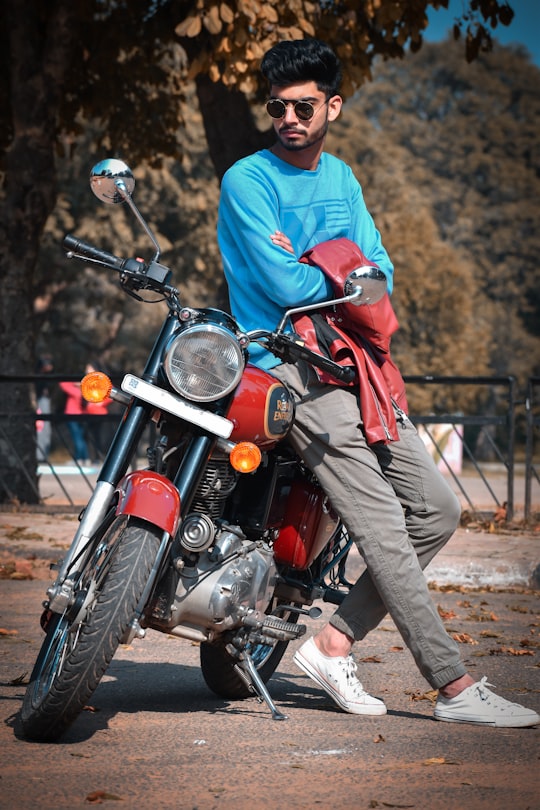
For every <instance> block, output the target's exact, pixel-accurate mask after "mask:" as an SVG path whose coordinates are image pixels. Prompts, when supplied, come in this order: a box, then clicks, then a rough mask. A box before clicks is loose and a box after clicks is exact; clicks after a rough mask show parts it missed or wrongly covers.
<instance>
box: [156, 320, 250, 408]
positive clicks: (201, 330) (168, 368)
mask: <svg viewBox="0 0 540 810" xmlns="http://www.w3.org/2000/svg"><path fill="white" fill-rule="evenodd" d="M205 336H206V337H208V338H209V340H208V345H207V347H206V349H205V351H207V352H210V354H211V355H212V357H215V359H216V361H217V362H219V357H222V358H224V357H225V355H226V354H227V355H228V362H226V363H225V365H224V366H222V367H221V368H222V370H223V371H224V372H225V373H224V375H220V377H219V384H217V383H216V384H215V385H214V390H213V391H212V392H211V393H201V391H200V390H199V389H200V388H201V384H202V385H203V386H204V381H205V377H206V378H207V379H206V382H207V383H208V382H209V379H208V378H209V377H210V374H211V371H210V369H209V368H208V367H205V366H204V365H203V364H202V363H201V364H200V368H199V369H198V368H197V363H196V362H194V363H193V365H190V362H189V360H190V350H191V346H190V345H189V344H190V343H191V341H192V339H193V338H194V337H195V338H201V339H202V343H203V348H204V337H205ZM216 339H217V340H216ZM220 341H221V345H220ZM216 349H217V351H218V355H215V350H216ZM203 359H204V358H203ZM183 364H184V365H185V371H184V372H179V368H178V367H179V366H182V365H183ZM175 366H176V367H175ZM163 367H164V370H165V373H166V375H167V379H168V381H169V383H170V385H171V387H172V388H173V389H174V390H175V391H176V393H178V394H180V396H182V397H184V398H185V399H188V400H191V401H193V402H215V401H216V400H218V399H221V398H222V397H224V396H226V395H227V394H229V393H230V392H231V391H233V390H234V389H235V388H236V387H237V386H238V384H239V383H240V380H241V379H242V375H243V373H244V367H245V356H244V352H243V350H242V347H241V345H240V343H239V341H238V338H237V337H236V335H235V334H234V333H233V332H231V331H230V329H228V328H227V327H224V326H221V325H220V324H215V323H198V324H193V325H192V326H187V327H186V328H185V329H183V330H182V331H181V332H180V333H179V334H177V335H176V336H175V337H174V338H173V340H172V341H171V343H170V344H169V346H168V347H167V350H166V353H165V358H164V361H163ZM222 376H223V378H221V377H222ZM188 378H189V380H190V382H188ZM192 378H193V379H194V380H195V381H194V382H193V381H191V380H192ZM216 380H218V378H217V377H214V378H213V381H214V382H216Z"/></svg>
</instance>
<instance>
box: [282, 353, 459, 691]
mask: <svg viewBox="0 0 540 810" xmlns="http://www.w3.org/2000/svg"><path fill="white" fill-rule="evenodd" d="M272 374H274V375H275V376H276V377H278V378H279V379H280V380H282V381H283V382H285V383H287V385H288V386H289V387H290V388H291V389H292V390H293V392H294V393H295V399H296V419H295V424H294V426H293V429H292V432H291V434H290V440H291V444H292V445H293V446H294V447H295V449H296V451H297V452H298V454H299V455H300V456H301V458H303V460H304V461H305V463H306V464H307V466H308V467H309V468H310V469H311V470H312V471H313V472H314V473H315V475H316V476H317V478H318V480H319V483H320V484H321V486H322V487H323V489H324V490H325V492H326V494H327V495H328V497H329V498H330V501H331V503H332V506H333V507H334V509H335V510H336V512H337V513H338V514H339V515H340V517H341V519H342V521H343V523H344V525H345V527H346V528H347V531H348V532H349V536H350V537H351V538H352V539H353V540H354V541H355V543H356V544H357V546H358V549H359V551H360V553H361V555H362V557H363V559H364V561H365V564H366V569H367V570H366V571H365V572H364V573H363V574H362V576H361V577H360V578H359V580H358V581H357V582H356V584H355V585H354V587H353V588H352V590H351V592H350V593H349V594H348V596H347V597H346V599H345V600H344V601H343V603H342V604H341V605H340V607H339V608H338V609H337V611H336V612H335V614H334V615H333V616H332V618H331V619H330V624H331V625H333V626H334V627H336V628H337V629H338V630H340V631H341V632H343V633H346V634H347V635H348V636H350V637H351V638H353V639H354V640H355V641H358V640H360V639H362V638H364V636H366V635H367V633H369V631H370V630H372V629H373V628H375V627H376V626H377V625H378V624H379V622H380V621H381V620H382V618H383V617H384V616H385V615H386V613H387V612H388V613H389V614H390V616H391V617H392V619H393V621H394V623H395V625H396V627H397V628H398V630H399V632H400V633H401V636H402V638H403V640H404V642H405V643H406V645H407V646H408V648H409V649H410V651H411V653H412V655H413V657H414V660H415V661H416V664H417V666H418V668H419V670H420V672H421V673H422V675H423V676H424V677H425V679H426V680H427V681H428V683H429V684H430V685H431V686H432V687H433V688H434V689H439V688H440V687H442V686H445V685H446V684H447V683H449V682H450V681H452V680H455V679H456V678H459V677H461V676H462V675H464V674H465V672H466V670H465V667H464V666H463V663H462V662H461V659H460V655H459V650H458V646H457V644H456V643H455V642H454V641H453V640H452V639H451V638H450V636H449V635H448V633H447V632H446V630H445V628H444V625H443V623H442V621H441V618H440V616H439V614H438V612H437V609H436V607H435V605H434V603H433V601H432V599H431V595H430V593H429V589H428V587H427V581H426V578H425V576H424V574H423V569H424V568H425V567H426V565H427V564H428V563H429V561H430V560H431V559H432V558H433V557H434V556H435V554H436V553H437V551H439V550H440V549H441V548H442V547H443V546H444V544H445V543H446V542H447V541H448V540H449V539H450V537H451V536H452V534H453V533H454V531H455V530H456V527H457V525H458V522H459V517H460V506H459V502H458V499H457V498H456V496H455V495H454V493H453V492H452V490H451V489H450V487H449V486H448V484H447V483H446V481H445V480H444V478H443V476H442V475H441V473H440V472H439V471H438V470H437V467H436V465H435V463H434V461H433V459H432V458H431V456H430V455H429V453H428V452H427V450H426V449H425V447H424V444H423V442H422V440H421V439H420V438H419V436H418V434H417V432H416V429H415V428H414V425H413V424H412V423H411V422H410V421H409V420H408V419H407V418H403V419H402V420H400V421H399V422H398V428H399V436H400V438H399V441H397V442H391V443H390V444H387V445H383V444H381V443H378V444H375V445H371V446H370V445H368V444H367V442H366V439H365V436H364V434H363V431H362V424H361V418H360V412H359V405H358V398H357V395H356V394H355V393H354V391H353V390H352V389H349V388H339V387H337V386H329V385H321V384H320V383H319V382H318V380H317V378H316V375H315V373H314V372H313V369H311V367H309V366H308V365H307V364H304V363H299V364H298V365H288V364H287V365H280V366H277V367H276V368H274V369H272Z"/></svg>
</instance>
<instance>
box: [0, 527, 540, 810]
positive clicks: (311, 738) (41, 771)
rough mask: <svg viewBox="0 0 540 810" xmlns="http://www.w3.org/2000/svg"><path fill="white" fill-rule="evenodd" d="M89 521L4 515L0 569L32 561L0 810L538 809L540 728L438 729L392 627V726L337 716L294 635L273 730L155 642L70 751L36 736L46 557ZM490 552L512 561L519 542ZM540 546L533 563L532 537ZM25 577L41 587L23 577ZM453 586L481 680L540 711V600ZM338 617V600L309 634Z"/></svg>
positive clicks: (250, 707) (484, 539) (88, 717)
mask: <svg viewBox="0 0 540 810" xmlns="http://www.w3.org/2000/svg"><path fill="white" fill-rule="evenodd" d="M74 521H75V518H74V516H73V515H56V516H51V515H45V516H43V515H34V514H26V515H24V514H20V513H18V514H15V515H10V514H6V513H0V552H1V553H2V555H3V557H2V558H1V559H0V565H1V564H2V563H1V560H2V559H3V565H4V569H3V570H4V571H6V572H7V571H8V568H7V564H8V556H9V555H10V554H11V563H12V564H13V565H15V566H16V567H17V566H18V570H15V568H13V569H12V574H11V575H9V574H6V575H9V576H10V578H8V579H1V580H0V628H2V633H1V634H0V698H1V699H2V700H1V703H0V720H1V723H0V747H1V751H2V760H1V762H2V766H1V768H0V808H2V809H3V808H6V810H8V808H9V810H15V808H16V809H17V810H30V808H32V810H34V808H36V807H38V808H40V810H56V808H84V807H87V806H88V805H89V804H90V803H92V801H93V800H95V801H98V802H103V803H105V802H109V801H110V802H113V801H115V800H116V799H119V800H121V803H120V802H119V803H118V804H117V805H116V806H118V807H125V808H129V809H130V810H131V809H132V808H133V810H139V809H140V808H153V809H154V808H155V810H160V809H161V808H164V809H165V810H168V808H171V810H195V808H197V810H220V808H235V810H284V809H285V808H289V807H294V808H296V809H297V810H312V808H315V807H318V806H322V807H331V808H334V807H336V808H343V810H359V808H374V807H377V808H387V807H414V808H418V810H427V809H428V808H429V810H462V809H463V810H509V808H512V810H526V808H529V810H533V808H538V807H540V803H539V796H540V781H539V769H538V758H539V755H540V747H539V734H540V732H539V730H538V729H524V730H518V729H506V730H496V729H490V728H481V727H480V728H478V727H472V726H466V725H454V724H443V723H437V722H436V721H434V720H433V719H432V704H431V700H430V697H431V696H430V694H429V692H428V691H427V690H428V686H427V684H426V683H425V681H424V680H423V678H422V677H421V676H420V675H419V673H418V672H417V670H416V668H415V666H414V664H413V662H412V659H411V657H410V655H409V653H408V651H407V650H406V649H404V647H403V643H402V641H401V638H400V637H399V635H398V633H397V632H396V630H395V627H394V625H393V623H392V622H391V621H390V620H389V619H386V620H384V622H383V623H382V625H381V626H380V627H379V628H378V629H377V630H376V631H374V632H373V633H372V634H370V636H369V637H368V639H366V640H365V641H364V642H362V643H361V644H360V645H358V648H357V650H356V657H357V660H358V662H359V670H360V671H359V674H360V677H361V679H362V681H363V682H364V684H365V685H366V686H367V687H368V688H369V689H370V691H371V692H372V693H373V694H375V695H378V696H380V697H382V698H384V700H385V701H386V703H387V706H388V709H389V713H388V715H387V716H386V717H382V718H359V717H355V716H353V715H347V714H343V713H341V712H339V711H338V710H336V709H335V708H334V706H333V704H332V703H331V701H330V700H329V699H328V698H327V697H326V696H325V695H324V693H322V692H320V691H319V690H318V689H317V688H316V687H315V685H312V683H311V681H309V680H308V679H307V678H306V677H305V676H304V675H303V674H302V673H301V672H300V671H299V670H297V669H296V667H295V666H294V664H293V663H292V652H293V651H294V648H295V646H296V644H298V643H299V642H295V643H294V644H292V645H291V646H290V647H289V650H288V651H287V652H286V654H285V657H284V659H283V661H282V663H281V665H280V667H279V669H278V672H277V673H276V675H275V677H274V678H273V679H272V681H271V683H270V688H271V692H272V695H273V697H274V699H275V701H276V703H277V704H278V706H279V707H280V708H281V709H282V710H284V711H285V713H286V714H287V715H288V717H289V719H288V720H287V721H286V722H283V723H278V722H275V721H272V719H271V718H270V715H269V712H268V710H267V708H266V707H265V706H264V705H261V704H259V703H257V701H256V700H255V699H249V700H246V701H241V702H236V703H229V702H227V701H224V700H221V699H218V698H216V697H215V696H214V695H213V694H212V693H210V692H209V691H208V689H207V687H206V686H205V684H204V682H203V679H202V676H201V674H200V670H199V666H198V654H199V650H198V646H197V645H196V644H191V643H190V642H187V641H180V640H177V639H173V638H170V637H168V636H162V635H160V634H158V633H150V634H149V636H148V638H146V639H145V640H144V641H136V642H134V643H133V644H132V645H131V646H130V647H125V648H122V649H121V650H120V651H119V652H118V654H117V656H116V657H115V659H114V660H113V662H112V664H111V667H110V668H109V670H108V672H107V674H106V676H105V677H104V679H103V682H102V683H101V685H100V686H99V688H98V689H97V691H96V693H95V694H94V696H93V698H92V700H91V706H89V707H88V711H85V712H83V713H82V715H81V716H80V717H79V718H78V719H77V721H76V722H75V723H74V724H73V726H72V728H71V729H70V730H69V731H68V733H67V734H66V735H65V736H64V738H63V739H62V740H61V742H60V743H57V744H54V745H42V744H32V743H28V742H26V741H24V740H23V739H22V738H21V736H20V728H19V725H18V721H17V712H18V710H19V707H20V703H21V699H22V696H23V693H24V683H21V681H22V682H24V680H25V678H26V677H27V673H28V672H29V671H30V669H31V667H32V665H33V662H34V660H35V657H36V655H37V651H38V649H39V645H40V643H41V639H42V633H41V630H40V629H39V626H38V622H37V618H38V616H39V613H40V605H41V600H42V599H43V595H44V589H45V587H46V580H47V578H48V572H47V563H46V560H47V558H48V557H50V556H54V557H57V556H59V555H60V554H61V553H62V548H63V546H65V545H66V543H68V542H69V539H70V537H71V534H72V531H73V524H74ZM475 538H476V540H477V544H476V545H475V544H474V541H475ZM510 539H511V540H512V541H513V540H514V539H515V538H510ZM488 542H490V537H489V536H484V535H473V536H471V535H470V533H469V534H467V533H465V532H463V533H461V534H460V535H459V537H458V538H457V540H456V541H455V549H454V550H455V554H456V559H458V558H463V550H466V549H467V547H469V548H470V549H472V550H474V549H476V553H477V554H478V556H480V555H481V554H484V552H483V551H482V545H481V544H485V543H488ZM491 542H492V543H493V548H494V549H498V550H499V553H500V550H501V548H504V543H505V542H507V540H506V538H505V536H504V535H503V536H495V537H493V538H491ZM459 548H461V554H460V553H458V552H459ZM527 549H528V553H527V555H526V556H527V559H528V563H529V564H530V562H531V560H532V559H533V558H534V557H533V555H534V554H535V553H536V546H535V538H534V537H533V536H531V537H529V538H528V539H527ZM529 552H530V553H529ZM471 555H472V556H473V557H474V553H473V551H471ZM355 564H356V565H359V562H358V561H356V563H355ZM456 565H457V563H456ZM455 570H457V568H455ZM460 570H461V569H460ZM26 575H28V576H33V577H36V578H34V579H24V578H22V579H21V578H17V577H24V576H26ZM12 576H15V577H16V578H12ZM446 587H448V586H447V585H446V586H444V585H441V586H440V589H438V590H433V591H432V593H433V598H434V600H435V602H436V604H437V605H438V606H439V609H440V611H441V613H442V615H443V616H444V620H445V624H446V626H447V629H448V631H449V632H451V633H453V634H458V636H459V637H460V638H461V642H460V643H461V649H462V653H463V657H464V659H465V660H466V662H467V665H468V667H469V669H470V671H471V672H472V673H473V674H474V675H475V676H477V677H478V678H480V677H481V676H482V675H484V674H486V675H488V677H489V680H490V682H492V683H495V684H496V685H497V687H498V689H499V691H500V692H501V693H502V694H504V695H505V696H506V697H509V698H510V699H514V700H518V701H519V702H523V703H525V704H526V705H528V706H530V707H531V708H534V709H536V710H537V711H539V710H540V683H539V677H538V673H539V633H540V630H539V627H540V621H539V615H538V609H539V604H538V592H534V591H531V590H528V589H525V588H523V587H515V586H514V587H513V588H512V589H511V590H506V591H505V590H503V591H501V590H494V589H493V588H494V586H493V585H492V586H490V588H487V589H484V590H481V591H466V590H465V589H464V586H463V584H458V588H457V590H446ZM505 587H507V588H508V587H509V586H508V585H506V586H505ZM329 613H330V608H329V607H328V606H326V607H325V611H324V613H323V616H322V617H321V619H319V620H317V621H316V622H313V623H311V627H310V631H311V629H313V630H316V629H317V628H318V627H319V626H320V625H321V624H322V622H323V621H324V620H325V619H326V618H327V617H328V615H329ZM113 806H114V805H113Z"/></svg>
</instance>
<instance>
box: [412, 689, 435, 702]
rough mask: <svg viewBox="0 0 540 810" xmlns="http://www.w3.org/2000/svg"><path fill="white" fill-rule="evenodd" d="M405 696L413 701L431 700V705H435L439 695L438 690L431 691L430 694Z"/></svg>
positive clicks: (414, 693) (416, 693) (415, 693)
mask: <svg viewBox="0 0 540 810" xmlns="http://www.w3.org/2000/svg"><path fill="white" fill-rule="evenodd" d="M405 694H406V695H410V696H411V700H412V701H416V700H429V702H430V703H435V701H436V700H437V696H438V694H439V693H438V691H437V689H430V690H429V692H423V693H421V694H420V693H419V692H405Z"/></svg>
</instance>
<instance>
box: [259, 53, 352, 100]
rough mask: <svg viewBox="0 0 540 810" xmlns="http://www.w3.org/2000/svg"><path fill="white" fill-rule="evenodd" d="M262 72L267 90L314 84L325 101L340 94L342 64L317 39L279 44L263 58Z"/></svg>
mask: <svg viewBox="0 0 540 810" xmlns="http://www.w3.org/2000/svg"><path fill="white" fill-rule="evenodd" d="M261 72H262V74H263V76H264V77H265V79H267V81H268V83H269V85H270V87H272V86H273V85H274V86H276V87H285V86H287V85H289V84H296V83H298V82H315V83H316V85H317V87H318V89H319V90H321V91H322V92H324V93H326V95H327V97H328V98H330V97H331V96H335V95H336V94H337V93H338V92H339V86H340V84H341V63H340V61H339V59H338V57H337V56H336V54H335V53H334V51H333V50H332V48H331V47H330V46H329V45H327V44H326V42H322V41H321V40H320V39H290V40H284V41H283V42H278V43H277V44H276V45H274V46H273V47H272V48H270V50H269V51H267V52H266V53H265V55H264V56H263V59H262V62H261Z"/></svg>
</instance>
